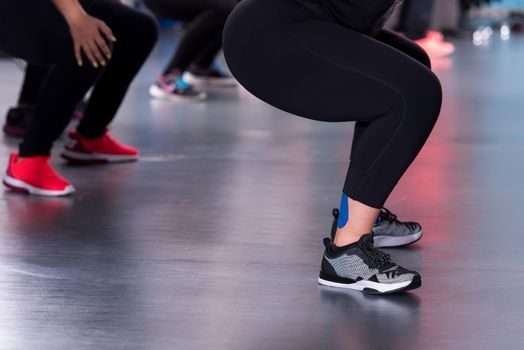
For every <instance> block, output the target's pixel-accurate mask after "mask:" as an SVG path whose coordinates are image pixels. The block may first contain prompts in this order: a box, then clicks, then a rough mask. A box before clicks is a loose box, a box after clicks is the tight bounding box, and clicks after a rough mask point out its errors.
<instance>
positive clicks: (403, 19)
mask: <svg viewBox="0 0 524 350" xmlns="http://www.w3.org/2000/svg"><path fill="white" fill-rule="evenodd" d="M434 8H435V0H408V1H406V2H405V3H404V5H403V6H402V10H401V11H400V18H399V25H398V29H399V30H400V31H402V32H404V34H405V35H406V36H407V37H408V38H410V39H411V40H419V39H422V38H424V37H425V36H426V32H427V31H428V30H429V27H430V25H431V19H432V17H433V10H434Z"/></svg>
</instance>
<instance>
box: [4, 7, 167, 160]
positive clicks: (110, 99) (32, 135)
mask: <svg viewBox="0 0 524 350" xmlns="http://www.w3.org/2000/svg"><path fill="white" fill-rule="evenodd" d="M81 3H82V5H83V6H84V8H85V10H86V11H87V12H88V13H89V14H91V15H93V16H95V17H97V18H99V19H101V20H103V21H104V22H106V23H107V24H108V25H109V26H110V27H111V29H112V30H113V32H114V33H115V36H116V37H117V39H118V41H117V42H116V43H115V44H114V48H113V52H114V53H113V58H112V60H111V61H110V62H109V63H108V65H107V67H105V68H104V69H95V68H93V67H91V66H90V65H89V64H84V66H83V67H78V65H77V64H76V60H75V57H74V54H73V45H72V40H71V38H70V34H69V30H68V27H67V24H66V23H65V21H64V19H63V17H62V16H61V15H60V13H59V12H58V10H57V9H56V8H55V6H54V5H53V4H52V2H51V1H35V0H17V1H10V0H0V48H1V49H2V50H5V51H7V52H9V53H11V54H13V55H14V56H18V57H20V58H23V59H25V60H26V61H28V62H30V63H33V64H39V65H47V66H49V67H50V72H49V74H48V75H47V78H46V80H45V82H44V84H43V86H42V90H41V92H40V95H39V97H38V102H37V106H36V111H35V115H34V117H33V118H32V119H31V121H30V124H29V127H28V130H27V132H26V135H25V137H24V140H23V142H22V144H21V145H20V155H21V156H25V157H28V156H38V155H48V154H49V153H50V150H51V147H52V144H53V142H54V141H55V140H56V139H57V138H58V136H59V135H60V134H61V133H62V131H63V130H64V129H65V127H66V126H67V124H68V123H69V121H70V118H71V116H72V114H73V111H74V108H75V106H76V105H77V103H78V102H79V101H80V100H81V99H82V97H83V96H84V95H85V93H86V92H87V91H88V90H89V89H90V88H91V86H93V84H94V83H95V82H97V79H98V82H97V83H96V86H95V89H94V90H93V94H92V96H91V99H90V101H89V103H88V106H87V109H86V114H85V120H83V121H82V124H81V125H80V126H79V131H80V132H81V133H82V134H83V135H84V136H86V137H96V136H100V135H101V134H102V133H103V132H104V130H105V128H106V127H107V125H108V124H109V123H110V122H111V120H112V119H113V117H114V115H115V113H116V111H117V110H118V107H119V106H120V104H121V102H122V99H123V97H124V95H125V93H126V91H127V88H128V86H129V84H130V83H131V80H132V79H133V78H134V76H135V75H136V73H137V71H138V69H139V68H140V66H141V65H142V63H143V62H144V60H145V59H146V57H147V56H148V54H149V52H150V51H151V49H152V47H153V45H154V43H155V40H156V37H157V28H156V24H155V22H154V20H153V19H152V18H151V17H150V16H147V15H145V14H143V13H140V12H138V11H136V10H133V9H131V8H129V7H127V6H124V5H122V4H120V3H119V2H118V1H114V0H82V1H81Z"/></svg>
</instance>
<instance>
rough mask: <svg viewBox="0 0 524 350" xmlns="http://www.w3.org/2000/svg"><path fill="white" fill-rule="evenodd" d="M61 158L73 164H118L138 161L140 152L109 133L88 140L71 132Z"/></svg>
mask: <svg viewBox="0 0 524 350" xmlns="http://www.w3.org/2000/svg"><path fill="white" fill-rule="evenodd" d="M61 156H62V158H64V159H66V160H68V161H69V162H72V163H117V162H130V161H135V160H137V159H138V151H137V150H136V149H135V148H133V147H130V146H126V145H124V144H121V143H120V142H118V141H117V140H115V139H114V138H112V137H111V136H110V135H109V133H107V132H106V133H105V134H104V135H102V136H100V137H97V138H96V139H87V138H85V137H83V136H82V135H80V134H79V133H78V132H76V131H71V132H70V133H69V135H68V142H67V144H66V146H65V148H64V151H63V152H62V154H61Z"/></svg>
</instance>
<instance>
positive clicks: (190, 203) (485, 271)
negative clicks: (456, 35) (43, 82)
mask: <svg viewBox="0 0 524 350" xmlns="http://www.w3.org/2000/svg"><path fill="white" fill-rule="evenodd" d="M169 41H170V38H168V37H164V38H163V40H162V42H161V44H160V45H159V46H158V48H157V49H156V51H155V53H154V54H153V57H152V58H151V59H150V61H148V64H147V66H146V67H145V68H144V70H143V71H142V72H141V74H140V76H139V77H138V78H137V80H136V82H135V84H134V85H133V88H132V89H131V91H130V93H129V96H128V98H127V100H126V103H125V104H124V106H123V107H122V109H121V111H120V113H119V115H118V117H117V120H116V122H115V123H114V125H113V133H114V134H115V135H116V136H117V137H119V138H121V139H122V140H123V141H125V142H128V143H130V144H133V145H136V146H138V147H139V148H140V150H141V152H142V154H143V158H142V160H141V161H140V162H138V163H136V164H124V165H115V166H95V167H71V166H67V165H65V164H64V163H63V162H62V161H61V160H60V159H59V158H58V157H56V158H55V159H54V161H53V163H54V165H55V166H56V168H57V169H58V170H59V171H60V172H61V173H62V174H63V175H65V176H66V177H67V178H68V179H70V180H71V181H72V182H73V183H74V184H75V185H76V187H77V190H78V193H77V194H76V195H75V196H74V197H71V198H64V199H43V198H29V197H26V196H23V195H17V194H12V193H7V192H6V193H0V349H53V350H59V349H147V350H157V349H184V350H200V349H217V350H219V349H227V350H236V349H239V350H255V349H256V350H258V349H271V350H275V349H297V350H299V349H300V350H307V349H401V350H410V349H494V348H497V349H522V348H524V340H523V337H522V329H524V298H522V290H523V289H524V267H523V264H522V262H523V259H522V251H523V248H522V247H523V246H524V235H523V234H522V227H521V219H522V218H521V215H522V213H521V211H522V206H521V203H522V197H523V194H524V190H523V182H522V174H523V170H524V165H523V164H524V163H523V158H522V151H523V149H524V148H523V146H524V145H523V143H524V137H523V135H522V133H523V128H524V114H523V113H522V110H523V106H524V99H523V96H524V70H523V69H522V65H523V63H522V62H524V38H514V39H512V40H511V41H509V42H494V43H493V44H492V45H491V46H488V47H482V48H479V47H473V46H472V45H471V44H470V43H466V42H464V43H457V53H456V55H455V57H454V58H453V59H452V60H449V61H443V62H442V61H441V62H438V64H437V73H438V75H439V76H440V77H441V79H442V82H443V86H444V91H445V102H444V108H443V113H442V117H441V119H440V121H439V123H438V126H437V128H436V130H435V132H434V134H433V135H432V137H431V140H430V141H429V143H428V145H427V147H426V148H425V149H424V151H423V152H422V154H421V155H420V157H419V158H418V159H417V161H416V162H415V163H414V165H413V167H412V168H411V169H410V170H409V172H408V173H407V175H406V176H405V178H404V179H403V180H402V182H401V183H400V185H399V187H398V188H397V190H396V191H395V192H394V194H393V196H392V197H391V198H390V200H389V202H388V207H389V208H390V209H392V210H393V211H394V212H396V213H397V214H398V215H399V216H400V217H401V218H404V219H409V220H417V221H420V222H421V223H422V224H423V226H424V229H425V237H424V239H423V240H422V241H420V242H419V243H417V244H416V245H415V246H413V247H411V248H409V249H396V250H390V251H389V252H390V253H391V254H392V255H393V256H394V258H395V259H397V260H398V261H399V262H400V263H402V264H403V265H405V266H407V267H410V268H414V269H418V270H420V271H421V273H422V275H423V287H422V288H421V289H419V290H416V291H414V292H412V293H409V294H406V295H402V296H393V297H372V296H365V295H362V294H360V293H358V292H351V291H347V292H346V291H337V290H332V289H328V288H322V287H319V286H318V285H317V283H316V278H317V275H318V270H319V262H320V258H321V254H322V244H321V239H322V238H323V237H324V236H325V235H326V234H327V233H328V230H329V227H330V222H331V218H330V210H331V208H333V207H335V206H336V205H337V204H338V202H339V196H340V192H341V187H342V181H343V178H344V176H345V172H346V168H347V159H348V154H349V148H350V144H351V136H352V125H351V124H347V125H330V124H322V123H317V122H313V121H307V120H303V119H300V118H296V117H293V116H289V115H286V114H284V113H282V112H279V111H277V110H275V109H273V108H271V107H269V106H267V105H264V104H263V103H261V102H259V101H257V100H256V99H255V98H253V97H251V96H249V95H248V94H247V93H246V92H245V91H244V90H242V89H238V90H230V91H219V92H214V93H212V94H211V99H210V100H209V102H207V103H205V104H196V105H191V104H172V103H168V102H159V101H151V100H150V99H149V97H148V95H147V88H148V86H149V84H150V83H151V81H152V79H153V77H154V76H155V75H156V74H157V72H158V71H159V70H160V67H161V66H162V64H163V63H164V62H165V61H166V59H167V56H168V55H169V54H170V52H171V50H172V47H171V43H170V42H169ZM385 64H386V63H385ZM0 75H1V77H2V79H1V80H0V113H2V114H3V113H4V111H5V110H6V109H7V107H8V106H9V105H10V104H12V103H13V102H14V101H15V98H16V95H17V91H18V86H19V84H20V80H21V77H22V74H21V72H20V70H19V69H18V68H17V67H16V66H15V65H14V64H13V63H12V62H11V61H5V60H4V61H0ZM275 83H276V84H278V77H275ZM312 86H317V84H316V83H315V82H312ZM318 88H321V87H318ZM2 118H3V117H2ZM16 144H17V141H16V140H12V139H9V138H6V137H4V138H3V140H2V142H1V143H0V164H1V165H2V166H5V164H6V162H7V157H8V154H9V152H11V151H12V150H13V149H14V148H15V146H16ZM59 148H60V144H57V147H56V151H59Z"/></svg>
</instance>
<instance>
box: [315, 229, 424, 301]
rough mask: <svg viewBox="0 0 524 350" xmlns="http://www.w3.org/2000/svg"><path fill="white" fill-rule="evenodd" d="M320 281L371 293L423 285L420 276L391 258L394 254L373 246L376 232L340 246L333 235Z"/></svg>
mask: <svg viewBox="0 0 524 350" xmlns="http://www.w3.org/2000/svg"><path fill="white" fill-rule="evenodd" d="M324 244H325V245H326V250H325V253H324V257H323V258H322V267H321V270H320V276H319V278H318V283H319V284H321V285H324V286H328V287H337V288H345V289H354V290H359V291H362V292H364V293H369V294H393V293H399V292H404V291H407V290H412V289H416V288H419V287H420V286H421V285H422V280H421V278H420V275H419V274H418V273H417V272H415V271H409V270H406V269H405V268H403V267H401V266H399V265H397V264H395V263H394V262H392V261H391V257H390V256H389V255H388V254H386V253H384V252H382V251H380V250H378V249H377V248H375V247H374V246H373V235H372V234H370V233H369V234H366V235H364V236H362V237H361V238H360V240H359V241H358V242H355V243H353V244H350V245H347V246H345V247H337V246H335V245H334V243H333V241H332V240H330V239H329V238H326V239H325V240H324Z"/></svg>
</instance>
